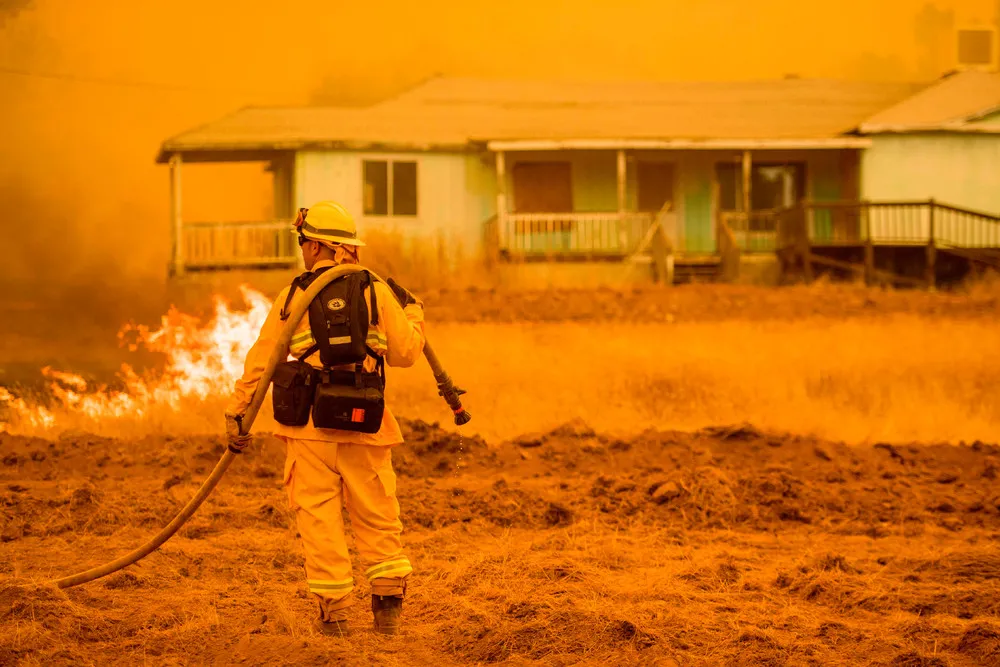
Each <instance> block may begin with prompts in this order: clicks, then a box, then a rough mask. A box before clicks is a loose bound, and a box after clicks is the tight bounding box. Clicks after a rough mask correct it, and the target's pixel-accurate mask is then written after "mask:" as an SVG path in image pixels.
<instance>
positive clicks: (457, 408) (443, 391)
mask: <svg viewBox="0 0 1000 667" xmlns="http://www.w3.org/2000/svg"><path fill="white" fill-rule="evenodd" d="M434 379H435V380H437V385H438V396H441V397H442V398H444V400H445V402H446V403H447V404H448V407H450V408H451V410H452V412H454V413H455V425H456V426H462V425H463V424H468V423H469V421H471V420H472V414H471V413H470V412H469V411H468V410H466V409H465V408H464V407H462V399H460V398H459V396H461V395H462V394H464V393H466V392H465V390H464V389H459V388H458V387H456V386H455V383H454V382H452V381H451V377H449V375H448V374H447V373H446V372H445V371H444V370H443V369H442V370H441V371H440V372H439V373H435V375H434Z"/></svg>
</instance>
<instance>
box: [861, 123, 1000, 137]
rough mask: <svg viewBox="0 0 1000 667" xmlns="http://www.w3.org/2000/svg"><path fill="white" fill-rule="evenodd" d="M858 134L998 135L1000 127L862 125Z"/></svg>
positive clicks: (961, 124) (958, 124) (960, 124)
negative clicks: (935, 133)
mask: <svg viewBox="0 0 1000 667" xmlns="http://www.w3.org/2000/svg"><path fill="white" fill-rule="evenodd" d="M859 132H860V133H861V134H864V135H875V134H927V133H931V132H937V133H944V134H1000V127H989V126H976V125H971V124H967V123H934V124H926V125H862V126H861V127H860V128H859Z"/></svg>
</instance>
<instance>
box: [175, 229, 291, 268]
mask: <svg viewBox="0 0 1000 667" xmlns="http://www.w3.org/2000/svg"><path fill="white" fill-rule="evenodd" d="M291 227H292V223H291V221H272V222H185V223H184V225H183V226H182V227H181V244H182V246H181V247H182V249H183V255H182V257H183V268H185V269H214V268H225V267H234V268H236V267H250V266H254V267H292V266H295V265H296V264H297V263H298V261H299V255H298V243H297V242H296V239H295V235H294V234H293V233H292V231H291Z"/></svg>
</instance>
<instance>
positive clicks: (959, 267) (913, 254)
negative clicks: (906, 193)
mask: <svg viewBox="0 0 1000 667" xmlns="http://www.w3.org/2000/svg"><path fill="white" fill-rule="evenodd" d="M770 217H771V220H772V222H771V223H770V224H773V225H774V227H775V229H776V230H777V236H776V239H777V248H776V252H777V253H778V256H779V258H780V259H781V261H782V264H783V267H784V272H785V274H786V275H789V276H793V277H802V278H804V279H805V280H807V281H809V280H812V279H813V278H814V277H815V275H816V273H818V272H820V271H823V272H826V273H829V274H833V275H835V276H838V277H848V278H853V277H860V278H863V279H864V280H865V282H867V283H869V284H874V283H881V284H887V285H899V286H907V287H928V288H930V289H934V288H935V287H937V286H938V285H939V284H941V283H949V282H957V281H958V280H961V279H962V278H964V277H965V276H966V275H967V274H968V273H969V272H970V271H975V270H980V269H986V268H989V269H992V270H1000V216H998V215H994V214H990V213H985V212H982V211H972V210H969V209H964V208H959V207H956V206H951V205H948V204H944V203H941V202H937V201H935V200H933V199H929V200H926V201H877V202H872V201H836V202H813V201H803V202H800V203H799V204H797V205H796V206H792V207H788V208H784V209H781V210H777V211H772V212H770Z"/></svg>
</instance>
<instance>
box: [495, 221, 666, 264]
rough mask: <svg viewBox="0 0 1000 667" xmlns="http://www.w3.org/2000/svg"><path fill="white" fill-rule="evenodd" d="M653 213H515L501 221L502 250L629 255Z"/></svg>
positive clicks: (548, 254)
mask: <svg viewBox="0 0 1000 667" xmlns="http://www.w3.org/2000/svg"><path fill="white" fill-rule="evenodd" d="M653 217H654V216H653V214H652V213H514V214H510V215H506V216H504V217H503V218H502V219H500V220H498V221H497V224H498V226H499V229H498V232H499V233H498V245H499V250H500V252H501V253H504V254H506V255H508V256H512V257H532V256H539V257H588V256H589V257H625V256H626V255H628V254H630V253H632V252H633V251H634V250H635V249H636V248H637V247H638V245H639V243H640V242H641V241H642V239H643V238H644V237H645V235H646V232H647V231H648V230H649V227H650V225H651V224H652V223H653Z"/></svg>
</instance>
